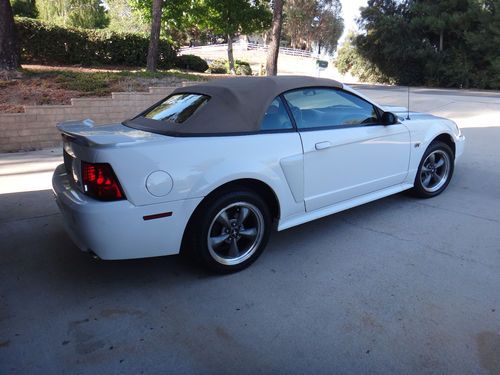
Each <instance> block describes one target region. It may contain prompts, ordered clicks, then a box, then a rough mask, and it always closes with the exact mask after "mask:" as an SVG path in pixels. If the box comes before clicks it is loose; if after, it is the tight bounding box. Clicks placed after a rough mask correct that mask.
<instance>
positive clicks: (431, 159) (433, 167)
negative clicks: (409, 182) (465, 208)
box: [413, 141, 455, 198]
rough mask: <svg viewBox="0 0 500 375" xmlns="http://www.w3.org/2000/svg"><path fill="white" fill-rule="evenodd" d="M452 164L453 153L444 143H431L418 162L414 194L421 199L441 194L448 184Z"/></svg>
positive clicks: (451, 174) (451, 173) (452, 167)
mask: <svg viewBox="0 0 500 375" xmlns="http://www.w3.org/2000/svg"><path fill="white" fill-rule="evenodd" d="M454 164H455V163H454V155H453V151H452V150H451V149H450V147H449V146H448V145H447V144H446V143H443V142H439V141H437V142H433V143H431V144H430V145H429V147H428V148H427V150H426V151H425V153H424V156H423V157H422V160H421V161H420V165H419V167H418V171H417V175H416V176H415V183H414V187H413V192H414V194H415V195H417V196H418V197H421V198H431V197H434V196H436V195H438V194H441V193H442V192H443V191H444V189H446V187H447V186H448V184H449V183H450V180H451V177H452V176H453V169H454Z"/></svg>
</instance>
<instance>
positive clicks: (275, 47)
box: [266, 0, 283, 76]
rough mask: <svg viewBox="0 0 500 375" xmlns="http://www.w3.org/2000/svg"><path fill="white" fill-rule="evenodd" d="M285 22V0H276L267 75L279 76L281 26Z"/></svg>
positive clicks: (268, 52) (268, 51)
mask: <svg viewBox="0 0 500 375" xmlns="http://www.w3.org/2000/svg"><path fill="white" fill-rule="evenodd" d="M282 21H283V0H274V8H273V28H272V31H271V43H269V47H268V50H267V62H266V74H267V75H268V76H275V75H277V74H278V55H279V52H280V39H281V25H282V23H283V22H282Z"/></svg>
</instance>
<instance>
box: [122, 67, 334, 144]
mask: <svg viewBox="0 0 500 375" xmlns="http://www.w3.org/2000/svg"><path fill="white" fill-rule="evenodd" d="M302 87H332V88H342V83H340V82H337V81H334V80H330V79H326V78H315V77H307V76H274V77H235V78H226V79H217V80H213V81H209V82H206V83H202V84H196V85H191V86H186V87H179V88H177V89H176V90H175V91H174V92H173V93H172V95H173V94H181V93H194V94H203V95H208V96H210V100H209V101H208V102H207V103H206V104H205V105H203V106H202V107H201V108H200V109H198V110H197V111H196V112H195V113H194V114H193V115H192V116H191V117H189V118H188V119H187V120H186V121H184V122H183V123H180V124H179V123H174V122H169V121H161V122H160V121H157V120H151V119H145V118H144V117H141V116H138V117H136V118H134V119H133V120H129V121H127V122H126V123H125V125H128V126H131V127H134V128H139V129H141V130H149V131H154V132H157V133H161V134H165V135H173V136H176V135H177V136H182V135H184V136H188V135H216V134H234V133H236V134H237V133H255V132H258V131H259V130H260V124H261V121H262V118H263V116H264V114H265V112H266V110H267V108H268V107H269V105H270V104H271V102H272V101H273V100H274V98H275V97H276V96H278V95H280V94H281V93H283V92H285V91H289V90H293V89H298V88H302ZM152 121H153V122H154V123H155V124H154V126H153V123H152ZM158 123H159V124H158ZM135 125H138V126H135ZM153 127H154V129H153ZM147 128H149V129H147Z"/></svg>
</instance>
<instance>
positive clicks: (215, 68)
mask: <svg viewBox="0 0 500 375" xmlns="http://www.w3.org/2000/svg"><path fill="white" fill-rule="evenodd" d="M234 69H235V70H236V74H237V75H244V76H251V75H252V68H251V67H250V64H249V63H248V62H246V61H241V60H235V61H234ZM209 70H210V73H212V74H227V73H229V62H228V61H227V60H213V61H212V62H211V63H210V64H209Z"/></svg>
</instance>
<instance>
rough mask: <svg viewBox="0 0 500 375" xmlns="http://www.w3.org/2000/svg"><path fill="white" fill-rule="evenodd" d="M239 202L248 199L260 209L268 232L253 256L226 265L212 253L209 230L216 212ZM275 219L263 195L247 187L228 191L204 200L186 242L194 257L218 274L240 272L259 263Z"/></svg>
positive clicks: (247, 200)
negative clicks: (209, 244)
mask: <svg viewBox="0 0 500 375" xmlns="http://www.w3.org/2000/svg"><path fill="white" fill-rule="evenodd" d="M236 202H247V203H250V204H252V205H254V206H255V207H257V208H258V209H259V210H260V212H261V214H262V217H263V219H264V228H263V229H264V234H263V237H262V240H261V243H260V245H259V247H258V248H257V250H256V251H255V252H254V253H253V254H252V256H250V257H249V258H248V259H246V260H245V261H243V262H241V263H239V264H236V265H225V264H221V263H219V262H217V261H216V260H215V259H214V258H213V257H212V255H211V254H210V251H209V249H208V244H207V237H208V231H209V229H210V225H211V223H212V220H213V219H214V217H215V215H217V214H218V213H219V212H220V211H221V210H222V209H223V208H224V207H227V206H228V205H230V204H232V203H236ZM271 222H272V221H271V214H270V212H269V208H268V207H267V205H266V203H265V202H264V201H263V200H262V198H261V197H260V196H259V195H257V194H255V193H254V192H252V191H250V190H245V189H241V190H237V191H231V192H226V193H223V194H221V195H218V196H217V197H214V198H212V199H209V200H208V201H207V202H204V203H203V204H202V205H201V206H200V207H198V209H197V210H196V213H195V218H194V220H192V222H191V223H190V227H189V229H188V233H187V235H188V239H187V241H186V244H187V246H188V247H189V248H190V249H189V251H190V253H191V256H192V257H193V256H194V258H195V260H196V261H199V262H201V263H202V265H203V266H206V267H208V268H209V269H211V270H212V271H215V272H218V273H231V272H236V271H240V270H242V269H244V268H246V267H248V266H249V265H250V264H252V263H253V262H255V261H256V260H257V258H258V257H259V256H260V255H261V254H262V252H263V251H264V248H265V247H266V245H267V242H268V240H269V235H270V231H271Z"/></svg>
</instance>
